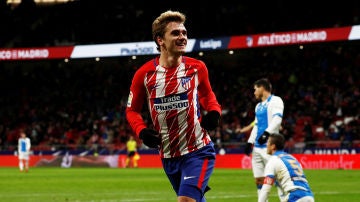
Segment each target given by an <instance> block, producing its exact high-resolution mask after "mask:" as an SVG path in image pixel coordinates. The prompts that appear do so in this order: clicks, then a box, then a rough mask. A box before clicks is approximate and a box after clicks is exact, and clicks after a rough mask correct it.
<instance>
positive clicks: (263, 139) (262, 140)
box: [258, 131, 270, 144]
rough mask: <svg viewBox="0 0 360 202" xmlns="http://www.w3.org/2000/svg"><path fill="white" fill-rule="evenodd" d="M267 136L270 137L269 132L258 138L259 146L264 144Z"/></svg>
mask: <svg viewBox="0 0 360 202" xmlns="http://www.w3.org/2000/svg"><path fill="white" fill-rule="evenodd" d="M269 135H270V133H269V132H267V131H264V132H263V134H262V135H261V136H260V137H259V139H258V143H259V144H264V143H265V142H266V141H267V140H268V138H269Z"/></svg>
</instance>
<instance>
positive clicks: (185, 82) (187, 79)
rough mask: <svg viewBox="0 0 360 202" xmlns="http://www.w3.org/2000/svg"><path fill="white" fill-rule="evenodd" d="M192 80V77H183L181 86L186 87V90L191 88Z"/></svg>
mask: <svg viewBox="0 0 360 202" xmlns="http://www.w3.org/2000/svg"><path fill="white" fill-rule="evenodd" d="M190 80H191V78H190V77H184V78H181V81H180V82H181V86H182V87H183V88H184V89H185V90H188V89H189V88H190Z"/></svg>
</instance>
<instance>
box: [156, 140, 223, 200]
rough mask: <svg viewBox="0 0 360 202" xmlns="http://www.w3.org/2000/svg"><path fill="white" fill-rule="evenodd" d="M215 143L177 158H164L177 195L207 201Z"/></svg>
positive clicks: (165, 168) (164, 163)
mask: <svg viewBox="0 0 360 202" xmlns="http://www.w3.org/2000/svg"><path fill="white" fill-rule="evenodd" d="M215 156H216V152H215V149H214V144H213V143H210V144H209V145H207V146H205V147H203V148H201V149H199V150H197V151H194V152H191V153H189V154H186V155H184V156H181V157H177V158H164V159H162V164H163V167H164V171H165V173H166V175H167V176H168V178H169V180H170V182H171V184H172V186H173V189H174V190H175V192H176V194H177V196H188V197H191V198H193V199H196V201H199V202H202V201H205V198H204V194H205V192H206V191H207V190H209V187H208V182H209V179H210V175H211V174H212V172H213V170H214V165H215Z"/></svg>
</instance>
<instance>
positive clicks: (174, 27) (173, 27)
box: [160, 22, 187, 55]
mask: <svg viewBox="0 0 360 202" xmlns="http://www.w3.org/2000/svg"><path fill="white" fill-rule="evenodd" d="M186 45H187V31H186V28H185V26H184V24H182V23H179V22H170V23H169V24H168V25H167V26H166V32H165V34H164V38H163V39H161V40H160V46H162V47H163V49H165V50H166V51H167V52H168V53H169V54H171V55H182V54H184V53H185V51H186Z"/></svg>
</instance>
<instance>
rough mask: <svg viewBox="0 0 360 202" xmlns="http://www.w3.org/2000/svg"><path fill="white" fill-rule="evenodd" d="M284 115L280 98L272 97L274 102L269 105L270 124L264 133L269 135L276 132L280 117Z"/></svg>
mask: <svg viewBox="0 0 360 202" xmlns="http://www.w3.org/2000/svg"><path fill="white" fill-rule="evenodd" d="M283 113H284V102H283V101H282V99H281V98H280V97H274V101H273V102H272V103H271V116H272V119H271V122H270V123H269V126H268V127H267V129H266V131H268V132H269V133H274V132H277V131H278V130H279V128H280V125H281V122H282V117H283Z"/></svg>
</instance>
